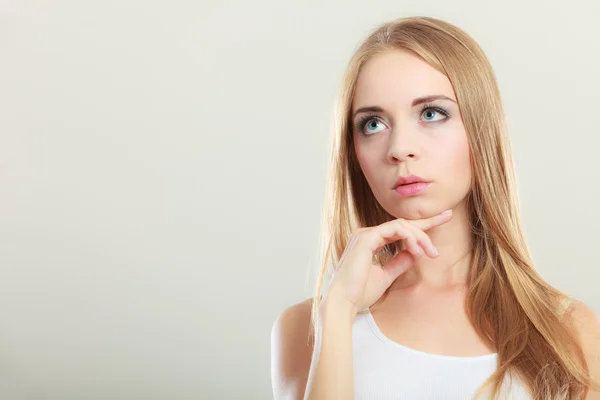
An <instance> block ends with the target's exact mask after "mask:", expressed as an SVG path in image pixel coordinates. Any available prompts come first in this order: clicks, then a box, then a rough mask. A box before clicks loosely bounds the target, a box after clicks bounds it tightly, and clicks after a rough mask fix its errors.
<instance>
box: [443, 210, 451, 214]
mask: <svg viewBox="0 0 600 400" xmlns="http://www.w3.org/2000/svg"><path fill="white" fill-rule="evenodd" d="M442 214H452V209H449V210H446V211H444V212H443V213H442Z"/></svg>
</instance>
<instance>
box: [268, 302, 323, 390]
mask: <svg viewBox="0 0 600 400" xmlns="http://www.w3.org/2000/svg"><path fill="white" fill-rule="evenodd" d="M311 307H312V300H306V301H304V302H302V303H298V304H296V305H293V306H291V307H289V308H288V309H286V310H285V311H283V312H282V313H281V315H279V317H278V318H277V320H276V321H275V323H274V324H273V329H272V331H271V384H272V387H273V398H274V399H275V400H284V399H285V400H302V399H303V398H304V391H305V388H306V381H307V378H308V371H309V368H310V361H311V357H312V353H313V340H312V337H311V335H310V331H309V328H310V318H311V317H310V313H311Z"/></svg>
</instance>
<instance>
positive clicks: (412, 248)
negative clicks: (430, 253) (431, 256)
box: [404, 228, 423, 258]
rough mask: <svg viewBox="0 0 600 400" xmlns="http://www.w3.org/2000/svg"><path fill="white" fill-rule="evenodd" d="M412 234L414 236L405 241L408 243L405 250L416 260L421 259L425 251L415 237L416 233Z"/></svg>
mask: <svg viewBox="0 0 600 400" xmlns="http://www.w3.org/2000/svg"><path fill="white" fill-rule="evenodd" d="M408 229H409V230H411V231H412V229H410V228H408ZM411 233H412V235H410V236H408V237H407V238H405V239H404V243H406V246H405V248H406V250H408V251H409V252H410V254H412V255H413V256H414V257H415V258H420V257H421V256H422V255H423V250H422V249H421V247H420V246H419V244H418V243H417V238H416V236H415V233H414V232H411Z"/></svg>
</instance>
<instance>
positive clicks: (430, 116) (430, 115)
mask: <svg viewBox="0 0 600 400" xmlns="http://www.w3.org/2000/svg"><path fill="white" fill-rule="evenodd" d="M421 115H422V116H423V120H424V121H426V122H438V121H443V120H445V119H447V118H448V117H449V116H450V115H449V114H448V112H447V111H446V110H444V109H442V108H439V107H431V106H428V107H426V108H424V109H423V110H422V111H421ZM439 116H442V117H443V118H441V119H435V118H436V117H439Z"/></svg>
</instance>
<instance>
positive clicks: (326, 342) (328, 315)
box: [305, 298, 356, 400]
mask: <svg viewBox="0 0 600 400" xmlns="http://www.w3.org/2000/svg"><path fill="white" fill-rule="evenodd" d="M355 317H356V310H355V309H354V308H353V307H352V306H350V305H349V304H347V303H344V302H340V301H336V300H335V299H334V298H329V299H326V300H323V301H322V302H321V304H320V305H319V326H318V327H317V332H318V335H317V342H316V343H315V351H314V357H313V361H312V363H311V367H310V374H309V378H308V387H307V393H306V397H305V399H306V400H328V399H347V400H351V399H353V398H354V379H353V376H354V370H353V363H352V323H353V321H354V318H355Z"/></svg>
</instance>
